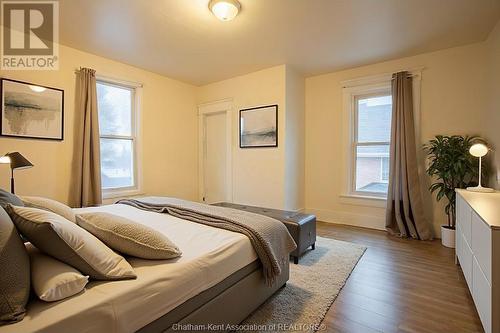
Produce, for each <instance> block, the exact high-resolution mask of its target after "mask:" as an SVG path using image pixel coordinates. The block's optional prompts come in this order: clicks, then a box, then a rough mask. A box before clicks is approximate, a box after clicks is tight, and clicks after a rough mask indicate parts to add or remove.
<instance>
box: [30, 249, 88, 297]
mask: <svg viewBox="0 0 500 333" xmlns="http://www.w3.org/2000/svg"><path fill="white" fill-rule="evenodd" d="M26 248H27V249H28V254H29V256H30V266H31V285H32V286H33V290H34V291H35V294H36V295H37V296H38V297H39V298H40V299H41V300H43V301H46V302H54V301H59V300H62V299H64V298H67V297H70V296H73V295H76V294H78V293H79V292H81V291H82V290H84V289H85V285H86V284H87V283H88V282H89V277H88V276H86V275H83V274H82V273H80V272H79V271H77V270H76V269H74V268H73V267H71V266H69V265H66V264H65V263H63V262H61V261H59V260H57V259H54V258H52V257H49V256H47V255H45V254H43V253H42V252H40V251H38V249H37V248H35V247H34V246H33V245H31V244H27V245H26Z"/></svg>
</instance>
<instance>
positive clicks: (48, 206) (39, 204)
mask: <svg viewBox="0 0 500 333" xmlns="http://www.w3.org/2000/svg"><path fill="white" fill-rule="evenodd" d="M19 198H21V200H22V201H23V203H24V205H25V206H26V207H33V208H39V209H44V210H48V211H50V212H52V213H56V214H58V215H61V216H62V217H64V218H65V219H67V220H69V221H71V222H75V223H76V220H75V213H73V210H72V209H71V208H70V207H68V206H66V205H65V204H63V203H61V202H59V201H55V200H52V199H48V198H42V197H24V196H20V197H19Z"/></svg>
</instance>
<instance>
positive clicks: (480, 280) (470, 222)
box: [455, 190, 500, 333]
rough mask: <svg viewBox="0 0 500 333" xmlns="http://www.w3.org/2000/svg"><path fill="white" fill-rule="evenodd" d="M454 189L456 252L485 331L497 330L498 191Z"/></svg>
mask: <svg viewBox="0 0 500 333" xmlns="http://www.w3.org/2000/svg"><path fill="white" fill-rule="evenodd" d="M456 192H457V205H456V209H457V227H456V249H455V251H456V256H457V258H458V261H459V263H460V266H461V267H462V271H463V273H464V276H465V279H466V280H467V284H468V286H469V289H470V292H471V294H472V298H473V299H474V304H475V305H476V309H477V312H478V313H479V317H480V318H481V322H482V324H483V328H484V330H485V332H486V333H500V290H499V289H500V192H496V193H475V192H468V191H465V190H457V191H456Z"/></svg>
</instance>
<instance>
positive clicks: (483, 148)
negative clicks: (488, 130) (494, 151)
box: [467, 140, 495, 193]
mask: <svg viewBox="0 0 500 333" xmlns="http://www.w3.org/2000/svg"><path fill="white" fill-rule="evenodd" d="M488 151H489V148H488V146H487V145H486V142H484V141H483V140H476V143H474V144H473V145H472V146H471V147H470V148H469V153H470V154H471V155H472V156H474V157H479V182H478V184H477V186H476V187H467V191H472V192H482V193H490V192H495V190H494V189H492V188H488V187H482V186H481V176H482V175H481V162H482V161H481V158H482V157H483V156H485V155H486V154H488Z"/></svg>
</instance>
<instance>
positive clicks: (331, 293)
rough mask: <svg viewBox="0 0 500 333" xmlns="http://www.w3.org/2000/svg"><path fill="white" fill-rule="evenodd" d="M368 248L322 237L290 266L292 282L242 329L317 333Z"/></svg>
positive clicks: (249, 318)
mask: <svg viewBox="0 0 500 333" xmlns="http://www.w3.org/2000/svg"><path fill="white" fill-rule="evenodd" d="M365 250H366V247H364V246H361V245H357V244H353V243H348V242H343V241H338V240H334V239H329V238H323V237H318V238H317V241H316V249H315V250H313V251H308V252H307V253H306V254H305V255H303V256H302V257H301V258H300V261H299V264H298V265H294V264H292V263H290V280H289V281H288V283H287V285H286V287H285V288H281V289H280V290H279V291H277V292H276V294H274V295H273V296H272V297H271V298H270V299H269V300H267V302H266V303H264V304H263V305H262V306H261V307H259V308H258V309H257V310H256V311H255V312H253V313H252V314H251V315H250V316H249V317H248V318H247V319H246V320H245V321H244V322H243V323H242V324H241V326H240V327H239V330H238V331H244V332H256V331H259V332H283V331H300V332H315V331H317V330H323V329H324V327H322V325H321V321H322V320H323V318H324V317H325V315H326V312H327V311H328V309H329V308H330V306H331V305H332V304H333V302H334V301H335V298H337V295H338V294H339V292H340V290H341V289H342V287H343V286H344V284H345V282H346V281H347V278H348V277H349V275H350V274H351V272H352V270H353V269H354V267H355V266H356V264H357V262H358V260H359V259H360V258H361V256H362V255H363V253H364V252H365Z"/></svg>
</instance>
